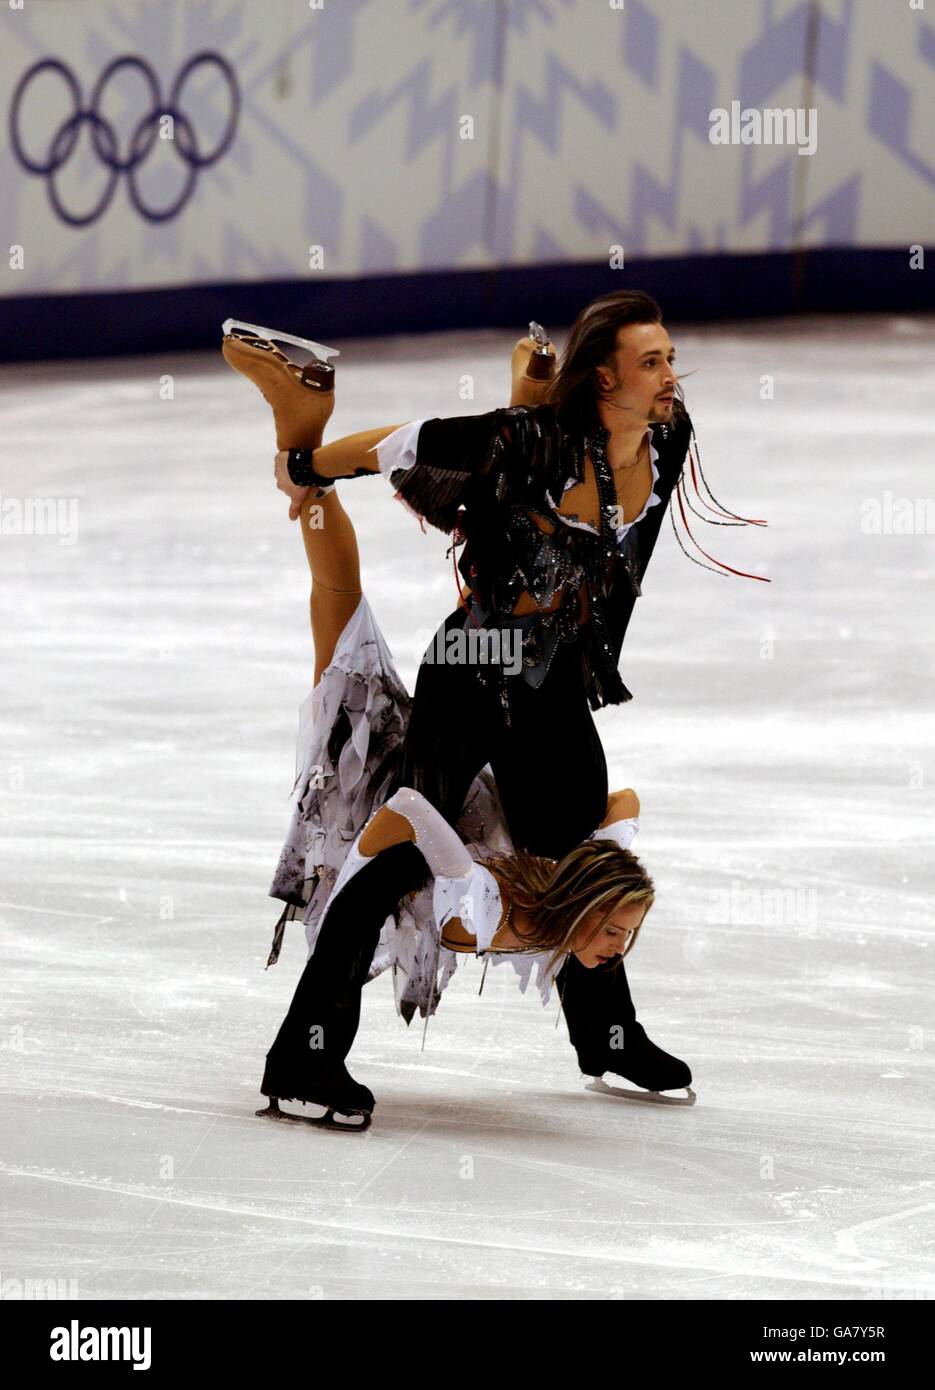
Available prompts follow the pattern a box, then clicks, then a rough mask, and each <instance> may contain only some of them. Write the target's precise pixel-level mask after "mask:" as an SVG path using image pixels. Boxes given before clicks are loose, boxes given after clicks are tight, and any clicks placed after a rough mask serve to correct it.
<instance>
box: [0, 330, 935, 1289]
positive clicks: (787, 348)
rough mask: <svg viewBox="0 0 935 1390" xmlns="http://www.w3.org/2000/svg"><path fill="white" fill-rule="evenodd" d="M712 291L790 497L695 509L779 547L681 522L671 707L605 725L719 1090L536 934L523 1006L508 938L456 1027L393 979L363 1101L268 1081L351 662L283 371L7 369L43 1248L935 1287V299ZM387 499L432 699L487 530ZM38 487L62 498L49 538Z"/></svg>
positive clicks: (394, 555)
mask: <svg viewBox="0 0 935 1390" xmlns="http://www.w3.org/2000/svg"><path fill="white" fill-rule="evenodd" d="M533 311H534V309H533ZM230 312H231V313H234V314H236V313H237V306H236V305H234V304H232V305H231V306H230ZM552 327H553V331H555V337H556V341H557V343H558V345H559V346H560V347H561V345H562V343H563V342H564V336H565V335H564V333H563V332H559V331H557V330H555V326H554V325H553V326H552ZM521 328H522V325H518V329H517V332H519V331H521ZM669 328H670V332H671V334H672V338H673V341H674V343H675V345H676V347H677V349H678V352H679V365H680V368H681V370H682V372H683V373H685V374H688V373H692V375H686V379H685V382H684V386H685V394H686V400H687V404H688V406H689V409H690V411H691V413H692V416H693V419H694V422H695V428H696V431H697V435H698V440H699V443H700V447H701V458H702V463H703V466H704V469H705V472H706V474H707V477H708V481H709V483H710V485H711V487H712V489H713V491H714V493H715V495H716V496H717V497H718V498H719V499H720V501H722V502H723V503H725V504H726V505H727V506H728V507H730V508H731V509H732V510H734V511H737V512H740V513H741V514H742V515H744V516H749V517H758V518H759V517H762V518H767V519H768V521H769V527H768V529H764V528H762V527H754V526H750V527H745V528H738V529H730V528H721V527H716V526H704V525H702V524H701V523H700V522H696V521H695V520H694V519H692V524H693V529H694V531H695V534H696V536H697V538H698V540H699V542H700V544H701V545H703V546H704V548H705V549H706V550H708V551H709V552H710V553H712V554H714V555H716V556H718V557H719V558H720V559H722V560H725V561H726V562H727V563H729V564H732V565H734V566H735V568H738V569H746V570H754V571H756V572H759V573H762V574H765V575H769V576H770V577H771V579H772V583H771V584H762V583H757V582H755V581H752V580H748V579H738V578H734V577H729V576H727V577H725V576H721V575H717V574H713V573H708V572H706V571H705V570H703V569H700V568H698V567H697V566H695V565H693V564H691V563H690V561H689V560H688V559H686V557H685V556H684V555H683V554H682V553H681V552H680V551H679V549H678V547H677V545H676V542H675V538H674V536H673V534H672V528H671V523H670V520H669V519H668V518H666V520H665V521H664V523H663V529H662V531H661V533H660V538H659V543H658V545H657V547H656V551H655V555H654V557H653V560H652V563H651V565H650V567H649V570H648V573H647V577H646V580H645V582H644V586H643V597H642V598H641V600H640V601H639V602H638V604H637V608H636V612H635V614H634V617H633V620H632V622H631V625H630V630H629V633H628V636H627V640H626V643H625V646H624V650H623V659H622V663H621V672H622V675H623V677H624V680H625V681H626V683H627V685H628V686H629V688H630V689H631V690H632V691H633V693H634V697H635V698H634V699H633V701H632V702H630V703H629V704H627V705H624V706H617V707H611V708H609V709H605V710H602V711H600V712H598V714H597V716H596V717H597V720H598V723H599V727H600V730H601V733H602V737H603V739H604V742H605V747H606V750H607V756H608V762H609V765H610V785H611V787H623V786H633V787H635V788H636V789H637V791H638V792H639V794H640V797H641V800H642V832H641V834H640V836H639V838H638V840H637V842H636V844H635V846H634V849H635V850H636V852H637V853H638V854H639V855H640V857H641V858H642V860H643V861H644V862H645V864H646V865H647V867H648V868H649V869H650V871H651V873H652V874H653V876H654V878H655V880H656V885H657V895H658V896H657V902H656V906H655V907H654V908H653V910H652V912H651V915H650V917H649V919H648V920H647V923H646V927H645V929H644V931H643V932H642V935H641V938H640V943H639V946H638V949H637V950H636V952H635V953H634V955H633V956H632V957H630V958H629V960H628V967H629V978H630V982H631V986H632V990H633V997H634V1000H635V1003H636V1006H637V1011H638V1015H639V1018H640V1020H641V1021H642V1022H643V1023H644V1024H645V1026H646V1028H647V1030H648V1032H649V1034H650V1036H651V1037H652V1038H653V1039H654V1040H655V1041H656V1042H657V1043H659V1044H660V1045H661V1046H662V1047H664V1048H665V1049H666V1050H668V1051H671V1052H674V1053H676V1054H677V1055H678V1056H681V1057H684V1058H686V1059H687V1060H688V1061H689V1063H690V1065H691V1067H692V1071H693V1074H694V1086H695V1089H696V1091H697V1093H698V1103H697V1105H695V1106H694V1107H693V1108H690V1109H679V1108H675V1107H662V1106H651V1105H647V1104H639V1103H633V1102H626V1101H618V1100H614V1099H609V1098H605V1097H601V1096H597V1095H593V1094H589V1093H587V1092H586V1091H585V1090H584V1089H583V1084H582V1080H581V1078H580V1076H579V1073H578V1069H577V1066H576V1063H575V1058H574V1053H573V1052H572V1049H571V1046H570V1043H569V1041H568V1037H567V1031H566V1028H565V1024H564V1020H561V1019H559V1020H558V1023H559V1026H558V1027H557V1028H556V1017H557V1015H556V1009H557V1001H556V1000H555V999H554V998H553V1003H552V1005H551V1006H550V1007H549V1008H548V1009H543V1008H542V1006H541V1004H540V1002H539V1000H538V997H537V996H536V995H535V993H534V992H533V991H532V990H531V991H530V992H529V993H528V994H527V995H525V996H524V995H522V994H520V992H519V990H518V988H517V985H516V983H515V976H514V974H513V971H512V969H510V967H509V966H508V965H504V966H501V967H498V968H496V969H493V970H489V971H488V973H487V979H486V983H485V985H484V992H483V994H482V995H481V996H480V997H478V994H477V990H478V985H479V982H480V976H481V966H480V963H479V962H477V961H473V960H471V961H468V962H467V963H462V965H461V966H460V968H459V971H458V973H457V975H456V977H455V979H454V981H453V983H452V985H451V986H450V988H449V990H448V991H447V992H446V994H445V996H444V997H443V999H442V1002H441V1005H440V1008H439V1011H438V1013H437V1014H436V1015H435V1016H434V1017H433V1018H432V1020H431V1021H430V1023H429V1028H428V1036H427V1041H426V1046H425V1050H424V1051H423V1050H422V1049H421V1043H422V1024H421V1020H419V1019H416V1021H415V1022H414V1023H413V1025H412V1026H411V1027H410V1028H407V1027H406V1026H405V1024H404V1023H403V1022H402V1020H401V1019H400V1018H398V1017H397V1016H396V1014H395V1012H394V1008H393V1000H392V991H391V983H390V980H389V978H388V977H387V976H383V977H381V978H380V979H378V980H377V981H375V982H374V983H372V984H371V985H368V986H367V988H366V990H365V994H364V1007H363V1020H362V1025H361V1030H360V1033H359V1035H358V1040H357V1043H356V1046H355V1049H354V1051H353V1052H352V1054H351V1058H350V1065H351V1071H352V1072H353V1074H354V1075H355V1076H356V1077H357V1078H358V1079H359V1080H361V1081H363V1082H365V1083H366V1084H367V1085H369V1086H370V1087H371V1088H372V1089H373V1090H374V1092H375V1093H376V1096H377V1108H376V1111H375V1116H374V1123H373V1126H372V1128H371V1129H370V1130H369V1132H367V1133H366V1134H364V1135H343V1134H337V1133H330V1132H321V1131H318V1130H315V1129H310V1128H307V1127H305V1126H295V1127H292V1126H285V1125H282V1126H278V1125H273V1124H270V1123H269V1122H268V1121H264V1120H260V1119H256V1118H254V1110H255V1109H256V1108H257V1106H258V1105H260V1104H262V1097H261V1096H260V1093H259V1089H258V1087H259V1081H260V1077H261V1074H262V1069H263V1059H264V1054H265V1052H266V1050H267V1049H268V1047H269V1046H270V1044H271V1042H272V1040H273V1037H274V1036H275V1033H276V1030H277V1028H278V1026H279V1023H280V1020H281V1018H282V1015H283V1013H284V1011H285V1009H286V1007H287V1005H288V1002H289V1000H290V998H291V995H292V991H293V989H294V986H295V983H296V981H297V979H298V976H299V974H300V972H301V968H302V965H303V963H304V959H305V942H304V937H303V936H302V933H301V927H300V926H299V925H298V924H293V925H292V926H290V928H289V929H288V931H287V937H286V945H285V949H284V951H283V954H282V957H281V959H280V962H279V964H278V965H277V966H276V967H274V968H273V969H271V970H269V971H264V968H263V967H264V963H265V960H266V955H267V952H268V949H269V943H270V935H271V929H272V926H273V923H274V921H275V919H276V917H277V916H278V905H277V903H276V902H274V901H273V900H272V899H270V898H269V897H268V896H267V890H268V887H269V883H270V879H271V877H272V873H273V870H274V868H275V865H276V861H277V858H278V854H279V847H280V844H281V841H282V837H283V834H284V832H285V829H286V824H287V819H288V797H289V792H290V790H291V785H292V774H293V760H294V740H295V732H296V725H297V715H298V706H299V704H300V703H301V701H302V700H303V698H304V697H305V695H306V694H307V692H308V689H309V682H310V679H311V669H312V667H311V641H310V636H309V631H308V620H307V595H308V579H307V570H306V564H305V558H304V552H303V549H302V545H301V539H300V535H299V532H298V529H297V525H296V524H294V523H290V522H289V521H288V520H287V517H286V505H287V504H286V503H285V500H284V498H283V496H282V494H281V493H279V492H277V491H276V489H275V487H274V484H273V482H272V476H271V475H272V456H273V453H274V444H273V437H272V429H271V419H270V416H269V413H268V410H267V407H266V405H265V404H264V402H263V401H262V399H261V397H260V396H259V395H258V394H257V393H256V392H255V391H254V389H253V388H252V387H251V386H250V384H249V383H248V382H246V381H245V380H244V379H243V378H241V377H239V376H237V375H235V374H234V373H233V372H232V371H230V369H229V368H228V367H227V366H226V365H225V364H224V362H223V361H222V359H221V357H220V353H217V354H213V355H210V354H209V355H202V354H181V355H178V356H175V357H155V356H153V357H145V358H138V359H134V360H126V361H111V362H93V363H88V364H84V365H82V364H78V363H65V364H47V365H42V366H35V365H31V366H30V365H23V366H17V367H12V368H11V367H7V368H4V369H3V371H2V376H0V383H2V418H3V432H2V433H3V439H2V446H3V451H4V461H3V466H2V480H0V490H2V508H3V510H2V512H0V515H2V518H3V531H2V534H0V577H2V587H3V594H4V600H5V602H4V609H5V612H4V623H3V677H4V679H3V687H4V698H3V704H2V713H0V719H2V735H3V737H2V745H0V746H2V760H0V787H2V800H0V810H2V817H3V831H4V845H3V882H2V888H0V898H2V908H0V912H2V921H3V961H4V968H3V985H2V993H3V1025H2V1034H3V1036H2V1078H3V1081H2V1086H3V1120H4V1123H3V1126H2V1128H3V1139H2V1146H0V1160H2V1162H0V1173H2V1179H3V1212H4V1217H3V1224H4V1232H3V1237H2V1255H0V1278H2V1279H3V1280H4V1281H9V1280H12V1281H25V1280H28V1279H37V1280H56V1281H61V1282H60V1284H59V1285H58V1287H59V1289H60V1291H62V1292H65V1293H66V1294H68V1295H70V1296H74V1297H78V1298H80V1299H97V1298H129V1299H161V1298H181V1299H205V1298H223V1299H248V1298H249V1299H254V1298H259V1299H296V1298H299V1299H301V1298H322V1299H340V1298H367V1299H398V1298H407V1297H408V1298H415V1299H442V1300H446V1299H460V1298H469V1299H541V1298H556V1299H594V1300H608V1299H609V1300H613V1299H631V1298H635V1299H642V1298H667V1299H692V1298H714V1299H765V1298H779V1299H789V1300H796V1299H803V1300H808V1299H816V1298H835V1299H877V1298H890V1299H920V1298H931V1297H932V1296H933V1290H935V1279H933V1272H932V1271H933V1232H935V1163H933V1143H932V1137H933V1125H932V1118H933V1117H932V1096H933V1076H932V1062H931V1058H932V1053H933V1048H935V1019H933V1011H932V1003H931V1001H932V993H933V990H932V955H933V950H932V916H933V909H932V904H933V899H935V856H933V852H932V850H933V816H932V801H933V791H932V789H933V786H935V740H933V735H935V717H933V712H932V685H933V659H932V598H933V589H932V578H933V559H932V556H933V534H932V533H933V528H935V522H933V520H932V516H931V512H932V509H933V508H935V502H933V501H931V500H930V502H929V515H928V519H927V520H926V513H925V499H926V498H927V497H928V498H930V499H931V498H932V496H933V495H935V488H933V467H932V457H933V456H932V436H933V429H932V419H933V414H932V410H933V400H935V319H931V318H926V319H923V318H912V319H895V318H894V319H888V320H887V319H883V318H872V317H867V318H848V319H842V320H834V319H819V318H815V319H800V320H796V321H788V322H778V323H777V322H761V323H750V324H745V325H740V326H735V327H732V326H720V327H718V328H707V327H705V328H697V327H691V326H686V327H684V328H681V327H679V326H678V325H675V324H670V325H669ZM63 331H65V330H63ZM67 331H69V332H70V331H80V325H77V324H76V325H73V326H71V327H69V328H68V329H67ZM303 331H306V332H308V333H309V334H310V335H311V336H312V337H315V336H317V335H316V329H315V325H314V324H312V323H310V324H308V325H305V326H304V329H303ZM516 336H517V334H509V333H501V332H481V333H472V334H468V335H444V336H441V335H439V336H430V337H422V338H411V339H402V338H392V339H384V340H379V341H377V340H368V341H361V340H358V341H348V342H346V343H344V344H338V346H342V347H343V351H342V355H341V357H340V359H338V362H337V366H338V385H337V402H338V403H337V408H336V411H335V414H334V416H333V418H332V422H331V426H330V429H329V432H328V434H327V435H326V439H328V438H334V437H337V435H338V434H343V433H347V432H350V431H353V430H358V429H363V428H367V427H371V426H375V425H383V424H390V423H400V422H402V421H405V420H409V419H413V418H417V417H422V416H433V415H460V414H469V413H473V412H475V411H480V410H490V409H493V408H494V407H495V406H498V405H503V404H506V401H507V398H508V361H509V352H510V348H511V346H512V343H513V341H514V340H515V337H516ZM466 377H470V378H472V379H473V387H474V395H473V398H470V397H469V396H467V395H465V391H466V386H465V378H466ZM764 378H770V379H771V380H772V383H773V388H774V394H773V399H763V395H764V394H767V395H768V394H769V392H768V387H769V383H768V382H767V384H766V388H764V385H763V379H764ZM170 395H171V398H165V397H167V396H170ZM340 490H341V495H342V498H343V500H344V502H345V504H346V506H347V507H348V509H349V510H350V512H351V514H352V516H353V518H354V521H355V523H356V525H357V527H358V534H359V537H360V544H361V551H362V560H363V573H364V587H365V591H366V593H367V595H368V597H369V599H370V601H371V603H372V605H373V608H374V610H375V612H376V615H377V618H378V620H379V622H380V623H381V625H382V627H383V630H384V632H385V633H386V635H387V638H388V640H389V642H390V645H391V647H392V649H393V651H394V653H395V654H396V657H397V663H398V666H399V669H400V671H401V673H402V675H403V677H404V679H405V681H406V683H407V685H408V687H409V689H410V690H411V689H412V688H413V683H414V679H415V669H416V662H417V659H418V656H419V655H420V653H421V651H422V650H423V648H424V646H425V643H426V641H427V640H428V637H429V636H430V634H431V632H432V631H433V630H434V628H435V626H436V625H437V623H438V622H440V621H441V619H442V618H443V617H444V615H445V614H446V613H447V612H448V611H450V609H451V608H452V607H453V606H454V602H455V599H456V586H455V580H454V577H453V572H452V564H451V557H446V554H445V551H446V547H447V545H448V538H447V537H446V536H444V535H443V534H442V533H441V532H439V531H433V530H430V529H428V528H427V529H426V533H425V534H424V535H423V534H422V533H421V532H420V530H419V526H418V523H417V522H416V520H415V519H414V518H413V517H412V516H411V515H410V514H409V513H408V512H407V511H406V510H405V508H404V507H402V506H401V505H400V504H399V503H397V502H394V501H393V499H392V492H391V490H390V488H389V487H388V485H387V483H386V482H385V480H383V479H382V478H378V477H377V478H373V479H367V480H355V481H353V482H348V483H345V484H344V485H342V486H341V487H340ZM35 496H42V497H47V498H55V499H58V515H59V519H60V521H62V519H63V518H64V521H63V522H62V525H61V526H60V528H59V531H58V534H53V535H35V534H18V533H17V523H16V516H17V511H16V505H17V499H20V500H22V499H25V498H29V497H35ZM11 499H12V502H13V505H12V506H11V505H10V503H11ZM69 518H71V521H70V522H69V520H68V519H69ZM19 529H20V530H22V529H23V527H20V528H19ZM555 795H556V797H557V798H560V797H561V795H562V781H561V763H560V760H558V761H557V763H556V785H555ZM9 1287H11V1286H8V1288H9Z"/></svg>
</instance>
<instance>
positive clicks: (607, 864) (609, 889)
mask: <svg viewBox="0 0 935 1390" xmlns="http://www.w3.org/2000/svg"><path fill="white" fill-rule="evenodd" d="M484 865H485V867H486V868H487V869H489V870H490V872H491V873H492V874H494V875H495V877H496V878H498V879H499V880H500V882H501V883H502V884H503V885H504V886H505V887H506V890H507V893H508V895H509V897H510V899H511V900H512V902H513V903H514V905H515V906H516V907H519V908H522V909H523V910H524V911H526V912H528V913H529V914H530V916H531V918H532V922H531V924H530V926H529V927H528V928H526V929H525V930H524V931H522V932H521V931H519V930H518V929H517V928H516V926H515V924H514V926H513V930H514V931H515V932H516V935H517V937H519V939H520V940H521V941H522V942H523V944H524V945H527V946H538V947H539V948H540V949H541V950H543V951H548V950H551V951H552V956H551V957H550V959H549V962H548V968H549V969H551V968H552V966H553V965H555V964H556V962H557V961H558V960H559V958H560V957H561V956H562V955H563V954H564V953H565V952H566V951H570V950H571V949H572V943H573V942H574V940H575V938H576V936H577V935H578V932H579V931H580V930H581V926H582V924H583V922H584V919H585V918H586V917H587V916H588V915H589V914H590V913H591V912H593V911H595V909H599V908H606V911H605V912H604V914H603V916H602V917H601V919H600V921H599V922H598V924H597V926H596V927H595V928H594V930H593V932H592V933H591V935H590V936H589V937H588V941H589V942H590V941H592V940H593V939H594V937H595V936H596V935H597V933H598V932H599V931H600V930H601V928H602V927H603V926H604V924H605V922H606V921H607V919H608V917H610V915H611V913H612V912H613V911H614V910H615V908H618V907H624V906H626V905H627V904H629V903H645V904H646V911H647V912H648V911H649V909H650V908H651V907H652V905H653V903H654V902H655V896H656V895H655V884H654V883H653V880H652V878H651V877H650V876H649V874H648V873H647V872H646V870H645V869H644V868H643V866H642V864H641V863H640V861H639V860H638V859H637V857H636V855H635V854H631V853H630V851H629V850H628V849H623V848H622V847H621V846H620V845H618V844H617V843H616V841H615V840H609V839H608V840H601V839H597V840H584V841H583V842H582V843H581V844H580V845H576V846H575V848H574V849H573V850H570V851H569V853H568V854H566V855H565V857H564V858H563V859H559V860H555V859H546V858H543V857H542V856H541V855H537V854H529V853H527V852H526V851H525V850H514V851H513V853H512V854H497V855H492V856H491V857H490V858H489V859H485V860H484ZM645 917H646V913H645V912H644V914H643V918H642V919H641V921H640V925H639V926H638V927H637V928H636V929H635V931H634V932H633V934H632V935H631V937H630V940H629V943H628V945H627V946H626V948H625V950H624V951H623V952H622V955H624V956H626V955H629V953H630V951H632V950H633V947H634V946H635V945H636V938H637V937H638V936H639V933H640V929H641V927H642V925H643V921H645ZM579 949H580V948H579Z"/></svg>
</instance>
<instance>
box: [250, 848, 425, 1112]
mask: <svg viewBox="0 0 935 1390" xmlns="http://www.w3.org/2000/svg"><path fill="white" fill-rule="evenodd" d="M426 872H427V871H426V864H425V860H424V858H423V857H422V854H421V853H420V852H419V850H417V849H416V847H415V845H414V844H412V843H407V844H404V845H394V846H393V847H392V848H391V849H387V850H384V851H383V852H382V853H380V854H378V855H375V856H374V858H373V860H372V862H371V863H369V864H365V865H364V867H363V868H361V869H358V871H357V872H356V873H355V874H354V876H353V877H352V878H351V879H349V880H348V882H347V883H346V884H345V885H344V887H343V888H342V889H341V891H340V893H338V894H337V896H336V897H335V898H333V899H332V901H331V905H330V906H329V908H328V910H327V912H326V914H325V917H324V920H323V922H322V924H321V929H320V931H319V933H318V940H317V941H316V943H315V950H314V952H313V954H312V955H311V956H310V957H309V959H308V961H307V962H306V965H305V969H304V971H303V972H302V977H301V979H300V980H299V983H298V985H297V987H296V991H295V994H294V996H293V999H292V1003H291V1004H290V1006H289V1012H288V1013H287V1014H286V1017H285V1018H284V1019H283V1022H282V1025H281V1027H280V1029H279V1032H278V1034H277V1036H276V1041H275V1042H274V1043H273V1046H272V1047H271V1048H270V1050H269V1052H268V1053H267V1054H266V1068H265V1071H264V1073H263V1082H262V1085H261V1087H260V1090H261V1091H262V1092H263V1094H264V1095H265V1096H269V1097H270V1099H271V1101H272V1105H271V1106H270V1107H269V1108H268V1109H266V1110H262V1111H260V1110H258V1111H257V1114H258V1115H261V1114H262V1115H266V1114H269V1115H271V1116H272V1117H273V1118H276V1119H282V1118H289V1117H288V1116H284V1115H283V1114H282V1112H281V1111H279V1110H278V1106H277V1105H276V1104H275V1102H276V1101H277V1100H288V1099H293V1100H299V1101H307V1102H309V1103H310V1104H315V1105H324V1106H327V1107H328V1108H329V1111H332V1110H333V1111H336V1112H339V1113H340V1114H355V1113H356V1114H364V1115H366V1116H368V1117H369V1115H370V1114H371V1113H372V1111H373V1109H374V1106H375V1105H376V1101H375V1099H374V1096H373V1092H372V1091H370V1090H369V1089H368V1088H367V1087H366V1086H362V1085H361V1084H360V1083H359V1082H357V1081H355V1080H354V1078H353V1077H352V1076H351V1075H350V1073H349V1072H348V1070H347V1067H346V1065H345V1059H346V1058H347V1055H348V1053H349V1052H350V1050H351V1046H352V1044H353V1042H354V1038H355V1037H356V1035H357V1029H358V1026H359V1024H360V995H361V990H362V989H363V986H364V984H365V983H366V981H367V979H368V977H369V972H370V966H371V964H372V962H373V956H374V952H375V951H376V948H377V943H378V941H379V939H380V931H381V929H382V927H383V923H384V922H385V921H386V919H387V917H388V916H390V914H391V913H392V912H394V910H395V909H396V907H397V906H398V904H399V900H400V898H401V897H402V896H403V895H404V894H405V893H406V892H408V891H409V890H410V889H411V888H412V887H413V886H414V882H415V884H416V885H418V883H419V882H420V881H422V880H424V879H425V877H426ZM299 1118H303V1117H299ZM327 1119H328V1121H330V1115H329V1116H328V1117H327Z"/></svg>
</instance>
